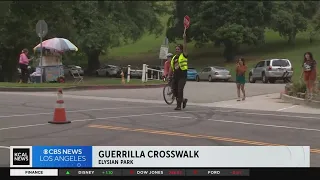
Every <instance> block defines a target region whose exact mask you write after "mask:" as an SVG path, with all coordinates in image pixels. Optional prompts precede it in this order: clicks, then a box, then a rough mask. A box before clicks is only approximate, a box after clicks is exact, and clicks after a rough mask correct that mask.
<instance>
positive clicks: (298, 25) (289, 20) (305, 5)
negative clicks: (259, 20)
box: [270, 1, 319, 44]
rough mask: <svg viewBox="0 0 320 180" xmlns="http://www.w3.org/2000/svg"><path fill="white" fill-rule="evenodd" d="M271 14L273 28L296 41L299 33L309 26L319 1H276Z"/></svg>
mask: <svg viewBox="0 0 320 180" xmlns="http://www.w3.org/2000/svg"><path fill="white" fill-rule="evenodd" d="M273 3H274V7H273V10H272V16H271V23H270V27H271V29H273V30H275V31H277V32H279V34H280V36H282V37H285V38H288V43H289V44H294V43H295V38H296V35H297V33H299V32H304V31H306V30H307V28H308V22H309V20H310V19H312V17H313V16H314V14H315V13H316V12H317V9H318V8H319V2H318V1H275V2H273Z"/></svg>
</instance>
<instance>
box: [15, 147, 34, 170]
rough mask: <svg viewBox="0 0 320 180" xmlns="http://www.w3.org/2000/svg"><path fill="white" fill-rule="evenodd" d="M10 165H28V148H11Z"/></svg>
mask: <svg viewBox="0 0 320 180" xmlns="http://www.w3.org/2000/svg"><path fill="white" fill-rule="evenodd" d="M12 155H13V157H12V164H13V165H15V166H17V165H18V166H26V165H30V148H13V149H12Z"/></svg>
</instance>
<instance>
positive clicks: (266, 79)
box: [262, 72, 268, 83]
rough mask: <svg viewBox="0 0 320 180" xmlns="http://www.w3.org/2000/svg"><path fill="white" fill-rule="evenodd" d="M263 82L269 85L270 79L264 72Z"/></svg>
mask: <svg viewBox="0 0 320 180" xmlns="http://www.w3.org/2000/svg"><path fill="white" fill-rule="evenodd" d="M262 82H263V83H268V78H267V77H266V74H265V73H264V72H263V73H262Z"/></svg>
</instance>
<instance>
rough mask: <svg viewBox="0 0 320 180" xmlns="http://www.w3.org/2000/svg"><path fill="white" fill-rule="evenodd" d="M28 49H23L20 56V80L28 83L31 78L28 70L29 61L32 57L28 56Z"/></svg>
mask: <svg viewBox="0 0 320 180" xmlns="http://www.w3.org/2000/svg"><path fill="white" fill-rule="evenodd" d="M28 53H29V51H28V49H23V50H22V52H21V54H20V58H19V66H20V71H21V73H20V74H21V75H20V82H19V83H21V82H23V83H28V79H29V70H28V65H29V61H30V60H31V59H29V58H28V56H27V55H28Z"/></svg>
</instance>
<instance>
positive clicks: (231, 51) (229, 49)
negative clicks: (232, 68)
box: [223, 41, 239, 62]
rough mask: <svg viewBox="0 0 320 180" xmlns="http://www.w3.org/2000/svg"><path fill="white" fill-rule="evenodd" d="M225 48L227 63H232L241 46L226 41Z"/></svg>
mask: <svg viewBox="0 0 320 180" xmlns="http://www.w3.org/2000/svg"><path fill="white" fill-rule="evenodd" d="M224 46H225V47H224V51H223V56H224V58H225V59H226V60H227V62H232V61H233V60H234V57H235V56H236V54H237V52H238V49H239V46H238V45H233V44H232V42H231V41H225V42H224Z"/></svg>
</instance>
